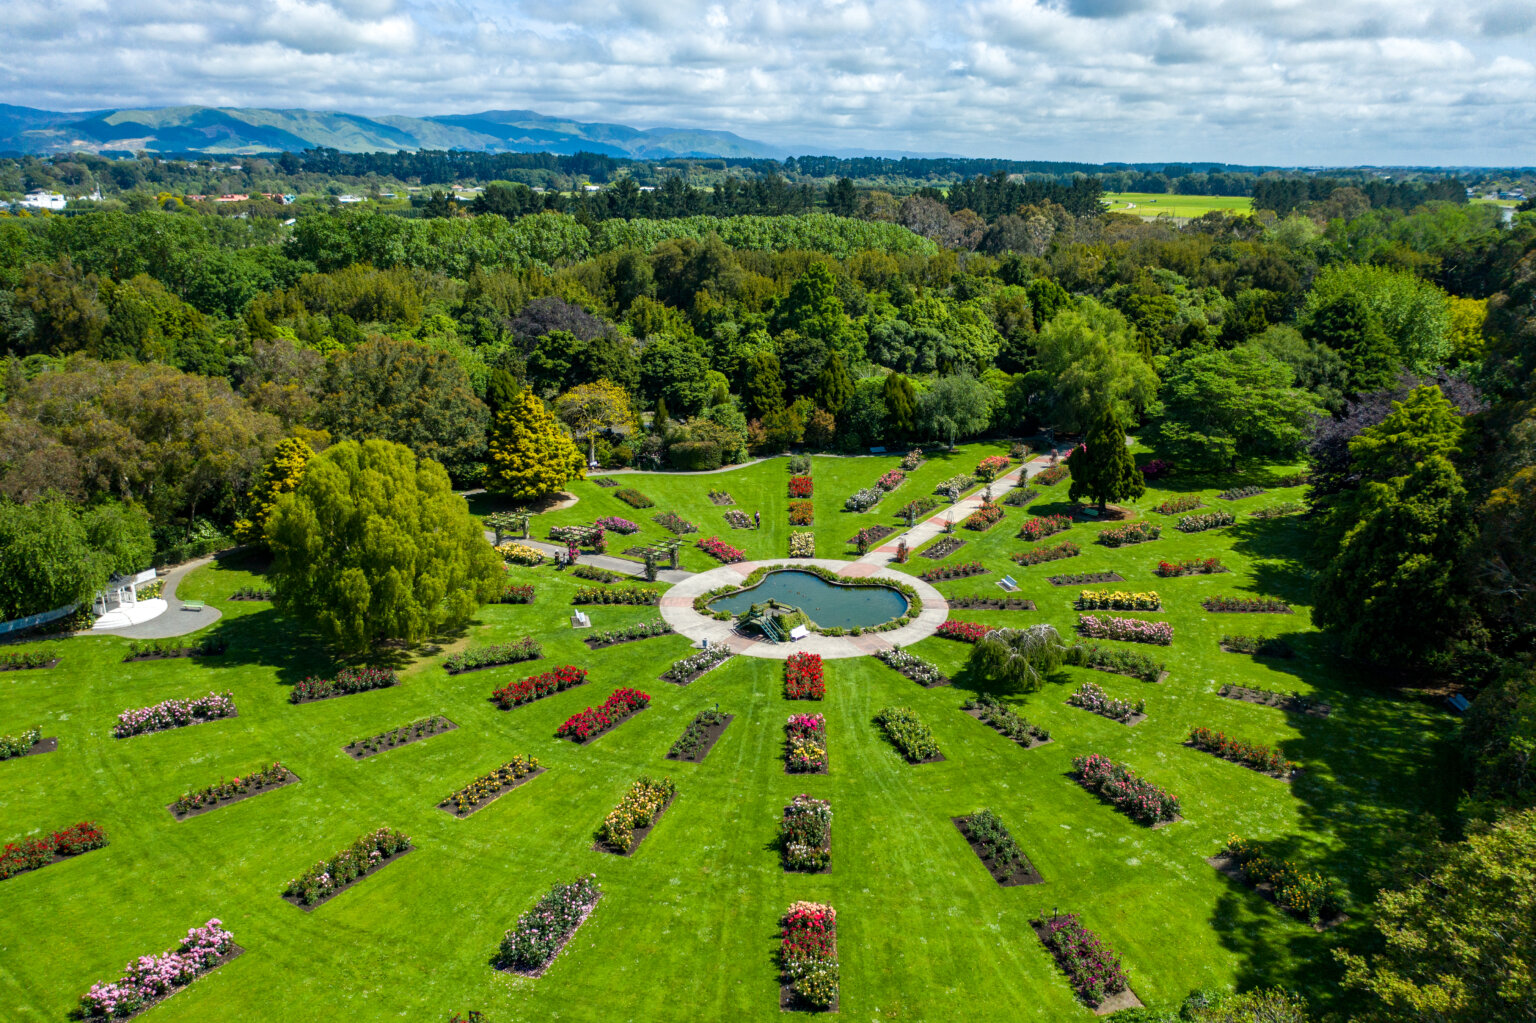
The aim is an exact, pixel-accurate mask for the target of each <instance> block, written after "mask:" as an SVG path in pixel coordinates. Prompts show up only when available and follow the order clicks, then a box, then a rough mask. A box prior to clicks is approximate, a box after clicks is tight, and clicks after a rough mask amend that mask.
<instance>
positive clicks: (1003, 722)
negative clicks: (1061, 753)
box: [960, 693, 1051, 750]
mask: <svg viewBox="0 0 1536 1023" xmlns="http://www.w3.org/2000/svg"><path fill="white" fill-rule="evenodd" d="M960 709H961V710H963V711H965V712H966V713H967V714H969V715H970V716H971V717H973V718H975V719H976V720H977V721H980V722H981V723H982V724H984V725H986V726H988V727H989V728H993V729H995V730H996V731H998V732H1000V733H1001V734H1002V735H1003V736H1005V737H1006V738H1009V739H1012V740H1013V741H1014V742H1016V743H1018V744H1019V745H1020V746H1022V747H1024V748H1025V749H1027V750H1030V749H1034V748H1035V747H1036V746H1044V745H1045V744H1046V743H1048V742H1050V741H1051V733H1050V732H1048V731H1046V730H1045V729H1044V728H1041V727H1040V726H1039V725H1037V724H1034V723H1033V722H1031V721H1030V720H1029V719H1027V718H1025V717H1024V716H1023V715H1022V714H1019V713H1018V712H1017V711H1015V710H1014V709H1013V708H1012V707H1009V706H1006V705H1005V704H1003V703H1001V702H1000V701H999V700H998V699H997V698H996V697H994V696H992V695H990V694H988V693H981V694H978V695H977V696H976V697H974V698H972V699H969V700H966V701H965V703H963V704H961V706H960Z"/></svg>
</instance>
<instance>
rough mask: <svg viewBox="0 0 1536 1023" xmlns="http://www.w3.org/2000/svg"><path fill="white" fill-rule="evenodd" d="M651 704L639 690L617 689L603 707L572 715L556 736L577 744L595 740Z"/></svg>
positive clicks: (648, 698) (649, 699)
mask: <svg viewBox="0 0 1536 1023" xmlns="http://www.w3.org/2000/svg"><path fill="white" fill-rule="evenodd" d="M650 703H651V698H650V697H649V696H647V695H646V694H645V693H642V692H641V691H640V690H638V689H629V688H623V689H615V690H614V691H613V693H612V694H611V695H609V697H608V699H606V700H604V701H603V705H602V706H601V707H598V708H596V709H593V708H591V707H588V708H587V709H586V710H584V711H581V712H580V713H577V714H572V715H571V716H570V717H569V718H567V719H566V721H565V724H563V725H561V726H560V727H559V729H557V730H556V731H555V735H556V736H557V737H559V738H561V739H571V740H573V741H575V742H586V741H587V740H588V739H595V738H596V737H597V736H599V735H602V734H603V733H604V732H606V731H608V729H610V728H612V727H613V726H614V725H616V724H618V723H619V722H621V721H623V720H625V719H626V718H628V717H629V716H630V715H631V714H634V713H637V712H639V711H641V710H644V709H645V708H646V707H648V706H650Z"/></svg>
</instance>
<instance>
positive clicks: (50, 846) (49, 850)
mask: <svg viewBox="0 0 1536 1023" xmlns="http://www.w3.org/2000/svg"><path fill="white" fill-rule="evenodd" d="M106 844H107V835H106V832H104V831H102V830H101V828H100V827H99V826H98V825H97V824H95V823H94V822H92V821H81V822H80V823H79V824H71V825H70V826H69V827H67V828H65V829H64V830H63V831H55V832H54V833H53V834H51V835H49V836H47V837H46V838H25V839H22V840H21V841H20V842H7V843H6V844H5V848H4V849H3V850H0V881H4V880H6V879H7V878H11V877H15V876H16V875H17V874H21V873H24V872H26V871H28V870H36V869H37V868H39V867H46V866H47V865H48V864H50V863H52V862H53V859H54V857H55V856H56V855H57V856H77V855H79V854H80V853H83V852H90V851H91V850H92V849H100V848H101V847H102V846H104V845H106Z"/></svg>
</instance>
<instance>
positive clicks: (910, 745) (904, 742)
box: [875, 707, 944, 764]
mask: <svg viewBox="0 0 1536 1023" xmlns="http://www.w3.org/2000/svg"><path fill="white" fill-rule="evenodd" d="M875 723H876V724H878V725H879V726H880V727H881V728H883V729H885V737H886V738H887V739H889V740H890V741H891V745H892V746H895V747H896V752H898V753H900V754H901V755H902V756H904V757H906V758H907V763H909V764H934V763H938V762H939V761H941V760H943V759H944V754H943V753H941V752H940V751H939V743H938V740H937V739H935V738H934V737H933V732H932V731H930V730H929V728H928V726H927V725H926V724H924V723H923V719H922V718H920V717H918V716H917V712H916V711H915V710H913V709H912V708H911V707H885V708H883V709H881V710H879V711H877V712H876V713H875Z"/></svg>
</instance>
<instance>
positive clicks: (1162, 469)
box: [1141, 458, 1173, 480]
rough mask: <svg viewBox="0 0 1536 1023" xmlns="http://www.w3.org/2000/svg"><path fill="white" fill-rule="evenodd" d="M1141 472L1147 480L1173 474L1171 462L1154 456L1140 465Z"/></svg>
mask: <svg viewBox="0 0 1536 1023" xmlns="http://www.w3.org/2000/svg"><path fill="white" fill-rule="evenodd" d="M1141 474H1142V475H1143V476H1145V477H1146V478H1147V479H1149V480H1155V479H1161V478H1162V477H1164V476H1171V475H1173V463H1171V462H1165V461H1163V460H1162V459H1161V458H1154V459H1152V461H1150V462H1148V463H1147V464H1146V465H1143V466H1142V467H1141Z"/></svg>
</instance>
